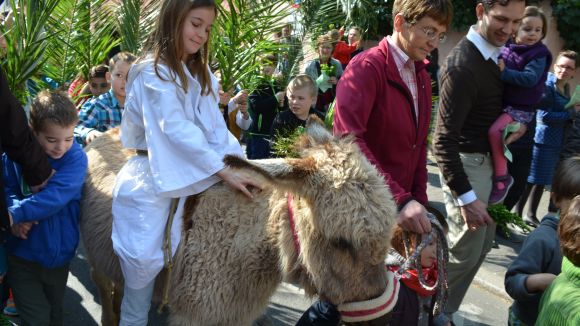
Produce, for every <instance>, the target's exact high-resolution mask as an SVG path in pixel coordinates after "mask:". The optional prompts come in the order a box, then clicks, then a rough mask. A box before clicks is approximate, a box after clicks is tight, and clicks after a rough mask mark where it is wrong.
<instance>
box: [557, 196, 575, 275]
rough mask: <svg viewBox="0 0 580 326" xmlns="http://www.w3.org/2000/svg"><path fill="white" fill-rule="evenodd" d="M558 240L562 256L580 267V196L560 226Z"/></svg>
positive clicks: (573, 202)
mask: <svg viewBox="0 0 580 326" xmlns="http://www.w3.org/2000/svg"><path fill="white" fill-rule="evenodd" d="M558 238H560V249H561V250H562V254H563V255H564V256H566V258H568V260H569V261H570V262H571V263H572V264H574V266H576V267H580V196H576V197H574V199H572V202H571V203H570V206H569V207H568V209H567V210H566V212H564V213H563V214H562V217H561V219H560V223H559V224H558Z"/></svg>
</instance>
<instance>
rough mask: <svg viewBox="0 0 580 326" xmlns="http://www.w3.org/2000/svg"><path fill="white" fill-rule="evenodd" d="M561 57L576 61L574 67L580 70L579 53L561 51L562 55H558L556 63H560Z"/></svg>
mask: <svg viewBox="0 0 580 326" xmlns="http://www.w3.org/2000/svg"><path fill="white" fill-rule="evenodd" d="M561 57H566V58H568V59H570V60H574V66H575V68H578V53H577V52H576V51H572V50H564V51H561V52H560V53H558V56H557V57H556V61H558V60H559V59H560V58H561Z"/></svg>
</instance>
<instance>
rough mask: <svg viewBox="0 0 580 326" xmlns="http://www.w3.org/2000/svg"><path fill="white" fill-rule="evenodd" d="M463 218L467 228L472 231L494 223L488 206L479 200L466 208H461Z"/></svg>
mask: <svg viewBox="0 0 580 326" xmlns="http://www.w3.org/2000/svg"><path fill="white" fill-rule="evenodd" d="M461 216H463V219H464V220H465V223H466V224H467V228H468V229H469V230H471V231H475V230H477V228H479V227H481V226H486V225H488V224H491V223H493V220H492V219H491V217H490V216H489V214H488V213H487V205H486V204H484V203H483V202H482V201H481V200H479V199H476V200H475V201H474V202H471V203H469V204H467V205H465V206H461Z"/></svg>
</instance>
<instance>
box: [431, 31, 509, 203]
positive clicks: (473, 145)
mask: <svg viewBox="0 0 580 326" xmlns="http://www.w3.org/2000/svg"><path fill="white" fill-rule="evenodd" d="M502 98H503V83H502V82H501V80H500V71H499V68H498V66H497V64H496V63H495V62H494V61H492V60H491V59H490V60H487V61H486V60H484V58H483V56H482V55H481V52H479V50H478V49H477V47H476V46H475V45H474V44H473V43H471V41H469V40H468V39H467V38H465V37H464V38H463V39H462V40H461V41H460V42H459V43H458V44H457V45H456V46H455V47H454V48H453V50H451V53H450V54H449V56H448V57H447V59H446V62H445V64H444V65H443V67H442V69H441V80H440V98H439V110H438V117H437V125H436V128H435V135H434V138H433V153H434V154H435V157H436V159H437V164H438V165H439V168H440V169H441V172H442V173H443V176H444V178H445V182H446V183H447V185H449V188H451V191H452V193H453V195H454V196H455V197H458V196H459V195H462V194H464V193H466V192H468V191H470V190H472V188H471V185H470V183H469V180H468V179H467V175H466V174H465V171H464V169H463V165H462V163H461V159H460V157H459V153H460V152H466V153H487V152H489V151H490V147H489V142H488V140H487V131H488V129H489V127H490V126H491V125H492V123H493V122H494V121H495V120H496V119H497V118H498V117H499V115H500V114H501V113H502Z"/></svg>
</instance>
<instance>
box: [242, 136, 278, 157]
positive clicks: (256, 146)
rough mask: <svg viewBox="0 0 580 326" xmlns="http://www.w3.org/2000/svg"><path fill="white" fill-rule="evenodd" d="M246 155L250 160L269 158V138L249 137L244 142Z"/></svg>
mask: <svg viewBox="0 0 580 326" xmlns="http://www.w3.org/2000/svg"><path fill="white" fill-rule="evenodd" d="M246 155H247V156H248V159H250V160H260V159H264V158H270V157H272V155H271V154H270V140H269V137H265V136H258V135H251V136H250V137H249V138H248V141H247V142H246Z"/></svg>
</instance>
